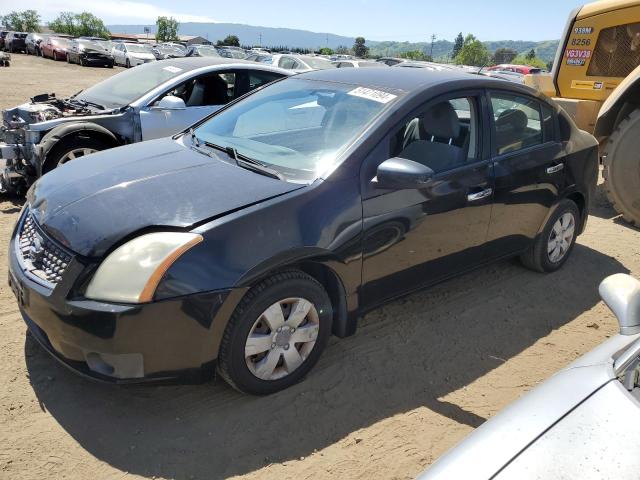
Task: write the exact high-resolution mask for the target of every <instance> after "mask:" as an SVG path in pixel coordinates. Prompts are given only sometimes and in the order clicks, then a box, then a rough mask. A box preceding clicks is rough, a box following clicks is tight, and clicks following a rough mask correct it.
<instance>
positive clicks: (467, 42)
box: [455, 34, 491, 67]
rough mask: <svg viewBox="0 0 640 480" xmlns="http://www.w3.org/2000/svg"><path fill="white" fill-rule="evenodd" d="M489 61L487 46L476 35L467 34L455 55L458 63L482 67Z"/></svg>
mask: <svg viewBox="0 0 640 480" xmlns="http://www.w3.org/2000/svg"><path fill="white" fill-rule="evenodd" d="M490 61H491V54H490V53H489V50H488V49H487V47H486V46H485V45H484V44H483V43H482V42H481V41H480V40H478V39H477V38H476V37H474V36H473V35H471V34H469V35H467V37H466V38H465V39H464V44H463V45H462V48H461V49H460V52H459V53H458V55H456V57H455V62H456V63H457V64H458V65H475V66H477V67H484V66H485V65H488V64H489V62H490Z"/></svg>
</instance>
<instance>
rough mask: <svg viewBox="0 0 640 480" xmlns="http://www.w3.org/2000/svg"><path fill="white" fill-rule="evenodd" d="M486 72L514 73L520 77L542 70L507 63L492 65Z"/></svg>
mask: <svg viewBox="0 0 640 480" xmlns="http://www.w3.org/2000/svg"><path fill="white" fill-rule="evenodd" d="M486 70H489V71H493V70H500V71H503V72H516V73H519V74H521V75H529V74H532V73H541V72H542V69H541V68H538V67H532V66H530V65H512V64H509V63H502V64H500V65H493V66H492V67H489V68H487V69H486Z"/></svg>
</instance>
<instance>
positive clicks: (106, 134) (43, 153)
mask: <svg viewBox="0 0 640 480" xmlns="http://www.w3.org/2000/svg"><path fill="white" fill-rule="evenodd" d="M80 132H92V133H94V134H98V135H99V136H100V137H101V139H103V140H106V141H107V143H111V144H112V146H113V147H117V146H119V145H120V141H119V140H118V139H117V138H116V136H115V135H114V134H113V133H112V132H110V131H109V130H107V129H106V128H104V127H102V126H100V125H98V124H97V123H90V122H73V123H65V124H62V125H59V126H57V127H55V128H54V129H52V130H51V131H50V132H49V133H47V134H46V135H45V136H44V137H42V140H41V141H40V143H39V144H38V147H37V148H38V156H37V158H38V161H37V165H36V168H37V171H38V177H40V176H42V170H43V167H44V164H45V161H46V158H47V155H48V153H49V152H50V151H51V149H52V148H53V147H55V146H56V145H57V144H58V142H60V141H61V140H63V139H65V138H68V137H70V136H72V135H76V134H78V133H80Z"/></svg>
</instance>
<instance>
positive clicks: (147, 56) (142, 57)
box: [129, 52, 156, 60]
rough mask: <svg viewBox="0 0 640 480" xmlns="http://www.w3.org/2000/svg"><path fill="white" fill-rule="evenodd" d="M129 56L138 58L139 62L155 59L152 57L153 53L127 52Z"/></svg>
mask: <svg viewBox="0 0 640 480" xmlns="http://www.w3.org/2000/svg"><path fill="white" fill-rule="evenodd" d="M129 56H130V57H133V58H139V59H140V60H151V59H154V60H155V58H156V57H154V56H153V53H136V52H129Z"/></svg>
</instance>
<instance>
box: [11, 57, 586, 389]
mask: <svg viewBox="0 0 640 480" xmlns="http://www.w3.org/2000/svg"><path fill="white" fill-rule="evenodd" d="M597 171H598V157H597V143H596V141H595V139H594V138H593V137H592V136H590V135H588V134H586V133H584V132H582V131H580V130H578V129H577V128H576V127H575V125H574V124H573V123H572V121H571V120H570V118H569V117H568V116H567V115H566V114H565V113H564V112H563V111H562V110H561V109H559V108H558V107H557V106H556V105H554V104H553V103H551V102H550V101H549V100H548V99H547V98H546V97H543V96H541V95H539V94H537V93H536V92H534V91H533V90H530V89H528V88H527V87H524V86H522V85H517V84H514V83H508V82H504V81H500V80H495V79H490V78H481V77H477V76H471V75H467V74H464V73H458V72H429V71H424V70H420V69H418V70H415V69H391V68H390V69H375V70H374V69H331V70H324V71H317V72H310V73H305V74H302V75H298V76H296V77H289V78H286V79H284V80H281V81H276V82H274V83H272V84H270V85H268V86H266V87H263V88H260V89H258V90H256V91H255V92H254V93H252V94H249V95H247V96H245V97H243V98H242V99H240V100H238V101H235V102H232V103H230V104H229V105H227V106H226V107H225V108H223V109H222V110H220V111H218V112H217V113H215V114H214V115H213V116H211V117H209V118H208V119H206V120H204V121H202V122H200V123H198V124H196V125H194V127H193V128H192V129H189V130H188V131H187V132H185V133H183V134H179V135H176V136H174V137H173V138H166V139H160V140H153V141H150V142H143V143H139V144H134V145H130V146H124V147H119V148H114V149H111V150H109V151H106V152H100V153H96V154H93V155H90V156H88V157H83V158H82V159H81V160H77V161H72V162H69V163H67V164H65V165H64V166H62V167H61V168H57V169H55V170H53V171H52V172H50V173H48V174H47V175H45V176H44V177H43V178H41V179H40V180H39V181H38V182H37V183H36V184H35V185H34V186H33V187H32V188H31V190H30V192H29V194H28V198H27V203H26V205H25V208H24V211H23V213H22V215H21V217H20V220H19V222H18V224H17V226H16V229H15V232H14V234H13V237H12V240H11V246H10V255H9V283H10V285H11V287H12V289H13V291H14V293H15V295H16V297H17V299H18V303H19V307H20V310H21V312H22V314H23V317H24V319H25V321H26V323H27V324H28V326H29V329H30V330H31V332H32V333H33V335H34V336H35V338H37V339H38V340H39V341H40V342H41V343H42V345H43V346H44V347H45V348H46V349H48V350H49V351H50V352H51V353H52V354H53V355H54V356H55V357H57V358H58V359H59V360H61V361H62V362H64V363H65V364H66V365H68V366H70V367H72V368H74V369H75V370H77V371H80V372H82V373H84V374H86V375H89V376H91V377H95V378H99V379H102V380H109V381H114V382H130V381H146V380H154V379H167V378H175V377H180V376H182V375H189V376H193V374H196V373H197V374H201V373H203V372H204V373H205V374H206V373H207V372H208V373H213V372H214V371H215V369H217V371H218V372H219V374H220V375H221V376H222V377H223V378H224V379H226V380H227V381H228V382H229V383H231V384H232V385H233V386H234V387H236V388H237V389H239V390H241V391H243V392H248V393H253V394H266V393H271V392H275V391H277V390H280V389H283V388H285V387H288V386H290V385H291V384H293V383H295V382H297V381H299V380H300V379H301V378H302V377H303V376H304V375H305V374H306V373H307V372H308V371H309V370H310V369H311V368H312V367H313V365H314V364H315V363H316V361H317V360H318V357H319V356H320V354H321V352H322V350H323V349H324V347H325V346H326V344H327V340H328V338H329V336H330V335H331V334H334V335H336V336H338V337H345V336H348V335H351V334H353V333H354V332H355V330H356V324H357V319H358V317H359V316H360V315H361V314H362V313H363V312H365V311H367V310H369V309H371V308H374V307H376V306H378V305H381V304H382V303H384V302H388V301H390V300H392V299H394V298H397V297H399V296H401V295H405V294H407V293H408V292H411V291H414V290H416V289H419V288H422V287H425V286H428V285H431V284H434V283H436V282H439V281H442V280H444V279H446V278H449V277H452V276H454V275H457V274H460V273H462V272H465V271H468V270H470V269H472V268H475V267H478V266H481V265H483V264H486V263H487V262H491V261H495V260H497V259H501V258H505V257H511V256H519V257H520V258H521V259H522V263H523V264H524V265H525V266H527V267H529V268H532V269H534V270H537V271H540V272H552V271H554V270H557V269H558V268H560V267H561V266H562V265H563V264H564V263H565V262H566V261H567V259H568V258H569V255H570V253H571V251H572V248H573V246H574V242H575V240H576V237H577V235H578V234H580V233H581V232H582V231H583V229H584V228H585V223H586V221H587V212H588V210H589V203H590V200H591V198H593V192H594V188H595V185H596V177H597ZM550 288H553V286H552V285H550ZM487 308H491V306H490V305H487ZM205 377H206V375H205Z"/></svg>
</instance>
